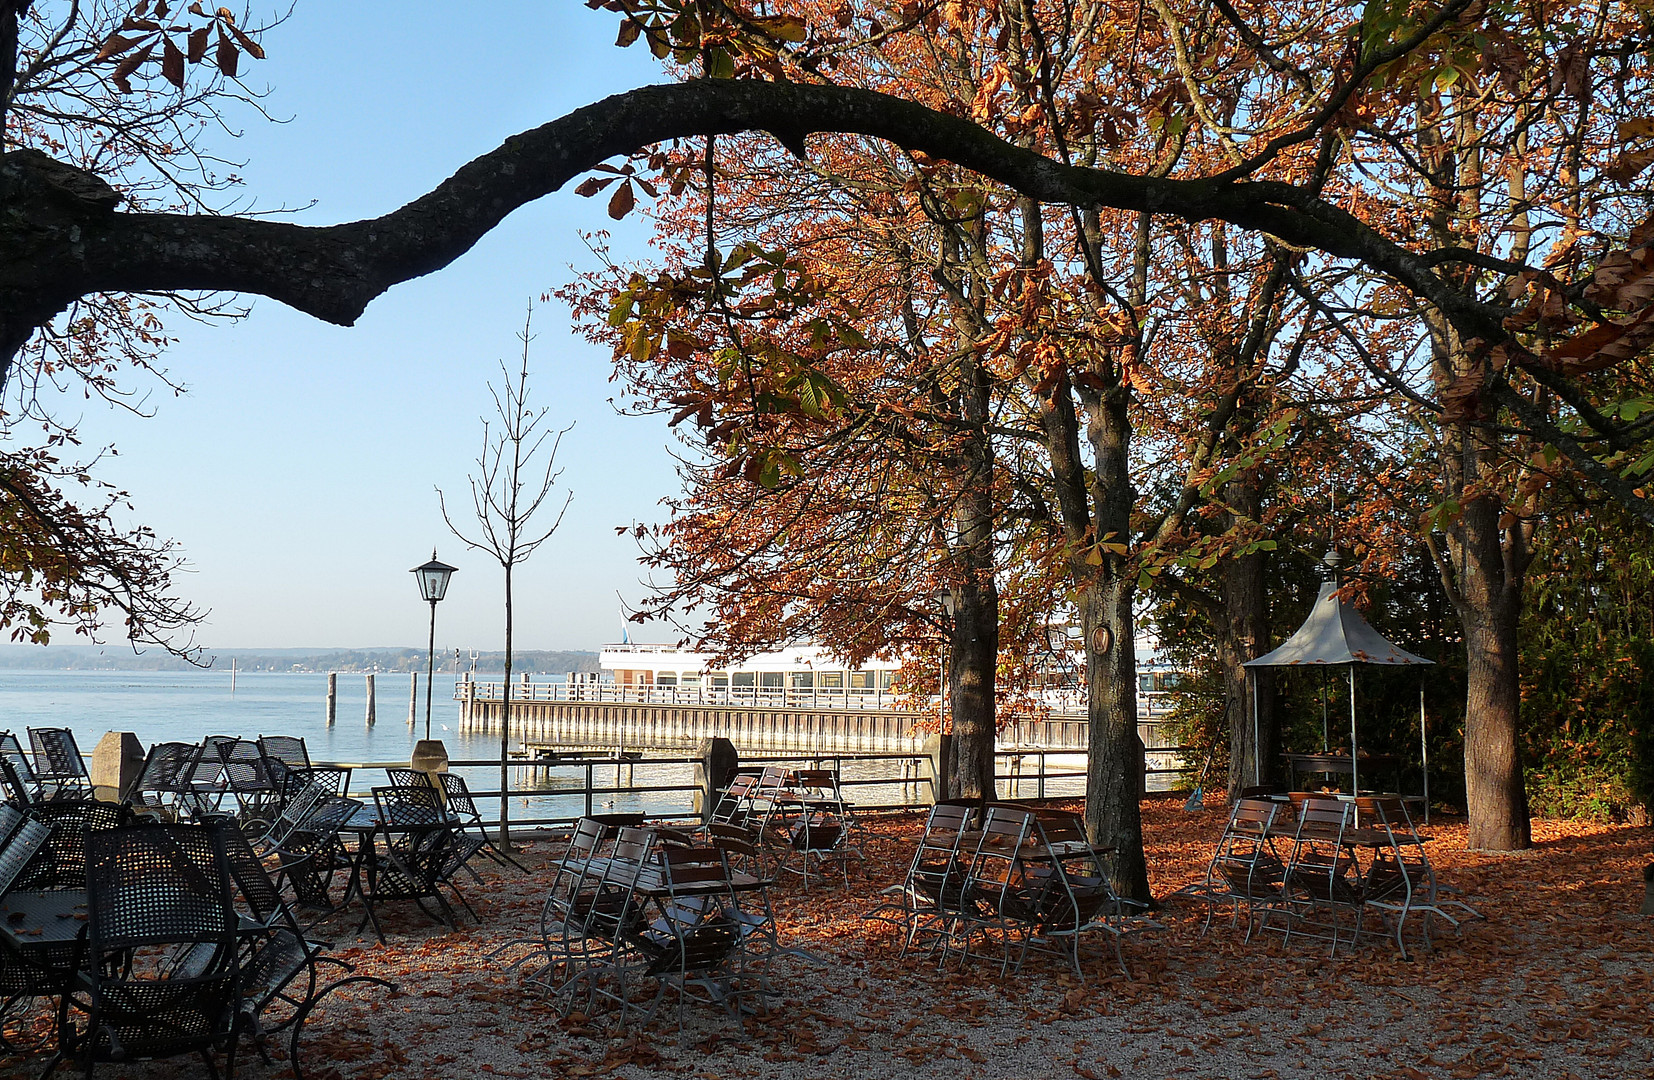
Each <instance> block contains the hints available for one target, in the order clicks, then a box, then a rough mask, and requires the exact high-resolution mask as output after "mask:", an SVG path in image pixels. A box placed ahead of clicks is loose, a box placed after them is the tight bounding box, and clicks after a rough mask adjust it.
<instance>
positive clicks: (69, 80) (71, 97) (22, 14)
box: [0, 0, 263, 657]
mask: <svg viewBox="0 0 1654 1080" xmlns="http://www.w3.org/2000/svg"><path fill="white" fill-rule="evenodd" d="M215 37H216V43H215V40H214V39H215ZM247 55H251V56H255V57H256V56H262V55H263V50H262V48H261V47H260V46H259V45H258V43H257V42H256V41H255V40H254V37H253V35H251V34H249V33H248V32H246V31H244V30H243V29H242V28H241V26H240V25H238V23H237V20H236V18H235V17H234V16H232V15H230V13H229V12H228V11H227V9H219V10H218V12H217V13H215V14H212V15H208V14H206V13H205V12H204V11H203V10H202V9H201V8H200V6H199V5H193V6H192V9H191V10H189V11H183V10H177V11H175V10H173V5H169V4H167V3H165V2H164V0H162V2H159V3H154V4H150V3H147V2H146V3H139V4H136V5H133V4H129V3H110V2H106V0H96V2H87V3H79V4H55V5H46V4H33V3H29V2H26V0H4V2H0V58H3V62H0V151H3V152H4V153H5V154H6V156H7V160H8V162H10V161H15V160H17V159H18V157H19V155H22V156H23V158H25V159H28V160H35V161H38V162H40V163H41V165H42V167H46V168H49V169H51V170H52V172H51V175H52V176H53V177H54V178H55V181H56V183H58V184H60V185H62V186H61V187H60V189H59V190H60V194H61V197H62V198H65V199H68V200H70V201H73V200H74V199H77V198H80V197H83V196H84V197H88V198H90V199H92V200H93V201H94V202H95V203H98V204H101V205H105V206H113V205H114V200H117V199H119V200H122V201H124V202H125V203H126V205H128V206H131V207H134V208H147V209H152V210H162V209H165V210H172V211H184V212H194V211H201V210H219V209H223V208H224V207H226V206H227V205H231V204H233V196H232V193H231V188H232V186H233V185H232V183H231V181H230V178H229V176H228V175H227V173H228V172H229V166H230V163H229V162H227V161H224V160H222V159H219V158H216V157H215V156H213V153H212V151H211V150H210V149H209V147H208V146H207V144H206V140H205V139H204V138H202V132H203V129H204V128H207V127H210V126H214V125H215V124H216V123H217V122H218V121H219V120H220V119H221V118H222V116H223V113H224V111H225V109H226V108H227V107H229V106H230V105H232V103H234V102H235V101H237V100H239V101H244V102H248V103H253V102H254V101H255V98H254V96H253V95H252V94H251V93H250V92H248V91H246V90H245V88H243V87H241V86H240V85H239V84H238V83H237V82H236V81H235V78H236V73H237V70H238V65H239V64H240V62H241V60H242V58H243V57H244V56H247ZM43 154H44V155H50V157H49V158H47V157H43V156H41V155H43ZM92 171H95V172H96V173H97V174H98V175H99V176H100V177H102V178H103V185H102V186H100V184H98V183H91V182H90V181H89V180H88V177H89V175H90V173H91V172H92ZM4 212H7V213H10V214H15V213H16V212H17V207H16V205H15V203H14V201H12V200H10V199H8V200H6V201H5V203H4ZM26 246H27V245H26V244H25V245H20V246H19V247H17V248H13V247H10V246H8V247H7V249H6V251H7V255H6V261H7V263H8V264H12V265H15V262H14V257H15V256H16V255H21V254H22V252H23V251H24V250H25V249H26ZM173 310H177V311H181V312H183V313H185V314H187V315H189V316H191V317H197V318H201V317H206V318H213V317H226V316H233V315H234V314H236V310H235V309H234V308H233V307H231V306H229V305H227V304H225V303H223V302H221V301H216V300H214V299H212V298H210V297H205V298H204V297H201V296H196V295H185V294H176V293H169V292H167V291H158V292H151V293H147V294H143V295H134V294H131V293H121V292H114V293H112V292H103V291H91V292H87V293H84V294H82V295H80V296H77V297H75V298H74V299H73V300H71V301H70V302H69V303H68V304H67V305H66V307H65V308H64V309H63V310H62V311H60V312H58V313H56V314H55V315H54V316H53V317H51V318H49V319H46V320H43V321H42V322H40V323H39V324H38V325H37V326H35V327H32V328H31V329H30V331H29V333H28V335H27V336H26V337H23V338H14V340H12V341H11V342H10V343H9V348H8V349H7V350H6V352H7V362H6V363H5V364H4V365H3V367H0V431H3V433H4V437H5V440H6V444H7V445H6V448H5V449H4V450H0V522H3V524H0V537H4V543H3V544H0V547H3V549H4V552H5V557H4V558H3V559H0V592H3V593H4V597H5V599H4V603H3V606H0V627H4V628H9V629H10V630H11V631H12V636H13V637H14V638H23V639H27V640H31V641H34V642H36V643H42V644H43V643H45V642H46V641H47V640H49V638H50V636H51V632H52V628H53V627H54V625H67V626H68V627H69V628H71V629H72V630H73V631H74V632H76V633H80V634H85V635H88V636H95V635H96V634H97V633H98V632H99V630H100V627H101V626H102V625H103V623H104V622H105V621H106V620H107V619H108V617H109V616H110V615H111V613H112V614H113V615H114V616H115V617H116V618H117V619H118V620H119V621H120V622H121V623H122V631H123V634H124V636H125V637H126V638H127V639H128V640H129V641H131V642H133V643H134V644H137V643H147V644H158V645H161V646H163V647H166V648H170V649H172V650H174V651H176V652H178V653H180V654H181V655H185V656H187V657H193V656H195V655H196V651H197V650H195V649H194V647H193V645H192V639H191V637H190V635H189V631H190V628H191V627H192V626H193V625H194V624H195V622H196V621H197V620H198V619H199V618H200V616H201V614H202V613H201V612H199V611H198V610H196V609H195V608H194V607H193V606H191V605H190V604H189V603H188V602H187V601H183V600H179V599H177V598H175V597H174V596H173V595H172V587H173V574H174V573H175V572H176V570H177V569H178V565H179V562H178V553H177V551H176V549H175V548H174V547H173V545H171V544H170V543H168V542H165V541H162V540H161V539H160V538H158V537H156V536H155V535H154V534H153V533H152V532H151V531H150V530H148V529H145V528H142V527H136V528H134V527H130V526H126V525H122V524H117V520H116V519H117V518H118V517H119V516H121V515H122V514H123V513H124V512H125V511H126V510H129V509H131V508H130V506H129V505H128V503H127V499H126V496H125V493H123V492H120V491H118V490H115V489H113V488H111V487H109V486H108V485H106V484H103V483H102V482H101V481H99V480H98V478H97V469H98V466H99V464H100V463H101V461H102V459H103V458H104V456H106V454H107V453H108V452H109V451H108V450H105V451H102V452H98V453H92V454H90V455H85V454H84V453H83V452H82V451H80V450H79V437H78V432H77V430H76V428H75V425H73V424H69V423H65V422H64V421H62V420H60V419H59V417H58V415H57V412H56V399H57V397H58V395H60V394H61V393H62V392H64V391H66V390H69V389H71V388H80V389H83V390H84V391H85V392H86V393H87V394H88V395H97V396H98V397H100V398H102V399H103V400H105V401H108V402H109V403H111V404H113V405H115V406H117V407H122V408H127V409H137V408H138V407H139V406H138V405H136V404H135V401H136V400H139V399H140V397H141V395H140V394H139V392H138V389H137V388H136V387H134V386H133V385H132V382H131V380H132V379H134V378H135V379H137V380H141V381H142V380H158V381H160V382H161V383H162V384H163V385H165V386H167V387H168V388H171V389H174V390H176V389H177V388H176V387H172V385H171V384H170V382H168V380H167V379H166V375H165V372H164V370H163V369H161V367H160V366H159V363H158V357H159V355H160V353H161V351H162V349H163V348H164V347H165V345H166V344H167V341H168V338H167V336H166V331H165V328H164V321H165V319H166V317H167V315H168V313H169V311H173ZM34 432H39V436H38V440H39V441H37V437H36V436H35V435H34Z"/></svg>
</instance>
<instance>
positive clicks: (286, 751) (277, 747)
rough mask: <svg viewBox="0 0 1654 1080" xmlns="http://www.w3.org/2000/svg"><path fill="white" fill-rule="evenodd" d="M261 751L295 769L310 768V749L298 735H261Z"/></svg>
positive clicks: (259, 741)
mask: <svg viewBox="0 0 1654 1080" xmlns="http://www.w3.org/2000/svg"><path fill="white" fill-rule="evenodd" d="M258 748H259V752H260V753H262V754H263V755H264V756H265V757H269V758H275V759H276V760H277V761H279V762H281V763H282V764H283V765H290V766H292V767H293V768H295V769H308V768H310V751H309V750H307V749H306V748H305V745H304V740H303V739H301V738H299V737H298V736H297V735H260V736H259V737H258Z"/></svg>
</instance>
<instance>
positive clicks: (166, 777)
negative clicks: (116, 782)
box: [121, 742, 201, 819]
mask: <svg viewBox="0 0 1654 1080" xmlns="http://www.w3.org/2000/svg"><path fill="white" fill-rule="evenodd" d="M200 749H201V748H200V747H198V746H196V745H195V744H194V743H184V742H166V743H155V744H154V745H153V746H151V747H150V748H149V753H148V754H146V755H145V756H144V767H143V768H142V769H141V770H140V771H139V772H138V776H137V778H136V779H134V780H133V781H132V786H131V787H129V788H127V789H126V791H124V792H122V793H121V797H122V799H123V800H124V801H125V802H126V804H127V805H128V806H130V807H132V809H133V811H134V812H136V813H140V814H152V815H156V816H159V817H162V818H170V819H177V818H178V816H179V814H180V807H179V806H178V802H179V799H180V798H181V796H182V794H183V792H184V790H185V785H186V783H187V780H188V776H189V773H190V771H191V769H192V768H193V767H194V765H195V759H196V756H197V755H198V754H199V753H200Z"/></svg>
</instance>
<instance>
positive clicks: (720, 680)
mask: <svg viewBox="0 0 1654 1080" xmlns="http://www.w3.org/2000/svg"><path fill="white" fill-rule="evenodd" d="M708 678H710V679H711V680H712V689H714V690H727V689H729V672H727V671H714V672H710V673H709V674H708Z"/></svg>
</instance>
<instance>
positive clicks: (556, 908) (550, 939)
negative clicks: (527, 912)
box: [493, 818, 613, 988]
mask: <svg viewBox="0 0 1654 1080" xmlns="http://www.w3.org/2000/svg"><path fill="white" fill-rule="evenodd" d="M611 831H613V830H611V829H610V828H609V827H608V826H606V825H604V824H603V823H602V822H600V821H596V820H593V819H592V818H581V819H580V820H579V821H577V822H575V826H574V832H573V834H572V835H570V837H569V844H568V847H567V848H565V849H564V850H563V857H562V859H561V860H559V862H558V864H557V869H556V871H555V872H554V873H553V874H552V879H551V888H550V889H549V890H547V892H546V898H545V902H544V903H543V904H541V906H540V937H539V941H538V946H539V948H538V950H537V951H535V952H530V953H528V954H526V955H524V956H522V957H519V958H518V959H517V960H515V961H513V963H512V964H511V966H512V967H518V966H520V965H522V964H525V963H527V962H529V961H530V960H534V959H539V960H541V961H542V962H543V966H542V967H541V968H539V969H537V970H536V971H534V972H532V973H530V975H529V978H530V979H531V980H533V981H537V982H541V983H544V984H546V985H548V986H551V987H553V988H555V987H558V986H561V985H562V984H563V982H565V981H566V980H567V978H568V977H569V975H571V974H572V971H571V970H570V966H571V965H572V964H573V963H574V962H575V960H576V958H577V957H580V956H583V955H585V953H586V948H585V946H584V945H583V944H582V942H581V939H582V938H584V937H585V935H586V925H587V916H588V914H589V913H590V911H591V908H592V905H593V904H594V903H596V898H597V896H598V894H599V892H600V889H601V886H602V881H603V872H602V869H601V868H600V867H599V866H598V864H597V863H596V862H595V861H594V860H596V858H597V857H598V850H599V848H600V847H601V846H602V844H603V842H604V840H605V838H606V837H607V836H608V834H609V833H610V832H611ZM525 944H526V945H534V944H536V943H535V941H534V940H533V939H529V938H522V939H518V940H515V941H510V942H507V943H506V944H505V945H503V946H501V947H500V948H499V949H496V950H495V952H494V954H493V955H495V956H499V955H501V954H503V953H505V952H506V951H508V950H509V949H511V948H512V947H514V946H517V945H525Z"/></svg>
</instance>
